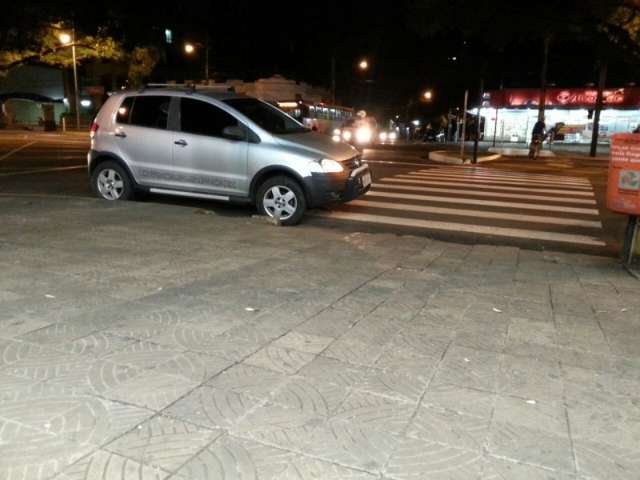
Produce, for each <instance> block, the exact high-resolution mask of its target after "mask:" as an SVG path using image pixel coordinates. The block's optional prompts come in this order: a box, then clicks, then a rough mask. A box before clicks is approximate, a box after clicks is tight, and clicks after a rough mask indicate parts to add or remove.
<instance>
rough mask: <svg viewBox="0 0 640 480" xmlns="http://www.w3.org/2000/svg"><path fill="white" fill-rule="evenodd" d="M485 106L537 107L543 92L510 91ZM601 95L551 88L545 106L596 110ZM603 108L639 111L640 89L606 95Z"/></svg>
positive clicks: (494, 95) (493, 97)
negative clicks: (629, 108)
mask: <svg viewBox="0 0 640 480" xmlns="http://www.w3.org/2000/svg"><path fill="white" fill-rule="evenodd" d="M485 95H486V96H487V97H489V98H488V99H485V100H484V102H483V103H486V104H489V105H490V106H491V107H493V108H501V107H502V108H517V107H537V106H538V105H539V104H540V90H537V89H533V88H532V89H511V90H500V91H494V92H488V93H487V94H485ZM597 98H598V91H597V90H594V89H579V88H573V89H561V88H550V89H548V90H547V91H546V95H545V105H547V106H549V107H568V108H594V107H595V104H596V100H597ZM603 102H604V105H611V106H621V107H640V88H617V89H613V90H612V89H609V90H605V91H604V92H603ZM489 105H487V106H489Z"/></svg>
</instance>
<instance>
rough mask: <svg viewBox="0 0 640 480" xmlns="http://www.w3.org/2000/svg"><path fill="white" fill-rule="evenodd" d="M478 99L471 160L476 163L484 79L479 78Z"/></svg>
mask: <svg viewBox="0 0 640 480" xmlns="http://www.w3.org/2000/svg"><path fill="white" fill-rule="evenodd" d="M479 95H480V97H479V98H478V109H477V110H476V138H475V139H474V140H473V160H472V163H478V142H479V141H480V123H481V122H480V108H481V107H482V97H483V96H484V78H480V93H479Z"/></svg>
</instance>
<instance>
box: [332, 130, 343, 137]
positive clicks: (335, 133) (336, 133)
mask: <svg viewBox="0 0 640 480" xmlns="http://www.w3.org/2000/svg"><path fill="white" fill-rule="evenodd" d="M341 133H342V132H341V131H340V129H339V128H334V129H333V134H334V135H338V136H340V134H341Z"/></svg>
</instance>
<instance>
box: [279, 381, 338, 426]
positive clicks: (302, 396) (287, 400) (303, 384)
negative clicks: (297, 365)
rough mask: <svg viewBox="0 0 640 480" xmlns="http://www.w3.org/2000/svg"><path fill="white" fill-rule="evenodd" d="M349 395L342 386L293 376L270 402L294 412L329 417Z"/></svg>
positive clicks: (283, 384)
mask: <svg viewBox="0 0 640 480" xmlns="http://www.w3.org/2000/svg"><path fill="white" fill-rule="evenodd" d="M348 393H349V389H348V388H346V387H344V386H341V385H336V384H333V383H328V382H322V381H318V380H309V379H306V378H304V377H302V376H293V377H290V378H288V379H287V380H286V381H285V382H283V383H282V384H281V385H280V386H279V387H278V388H277V389H276V390H275V391H274V392H273V394H272V397H271V398H270V401H271V402H273V403H274V404H276V405H280V406H283V407H286V408H291V409H293V410H299V411H302V412H304V413H310V414H313V415H316V416H323V417H328V416H330V415H331V414H333V413H334V411H335V410H336V409H337V408H338V407H339V406H340V405H341V404H342V402H343V401H344V399H345V398H346V396H347V395H348Z"/></svg>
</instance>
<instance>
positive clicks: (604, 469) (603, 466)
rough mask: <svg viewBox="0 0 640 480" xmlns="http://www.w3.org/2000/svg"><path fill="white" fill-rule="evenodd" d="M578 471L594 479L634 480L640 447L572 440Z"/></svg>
mask: <svg viewBox="0 0 640 480" xmlns="http://www.w3.org/2000/svg"><path fill="white" fill-rule="evenodd" d="M574 447H575V452H576V463H577V464H578V472H579V473H580V474H581V475H585V476H586V477H587V478H589V479H591V478H593V479H596V480H610V479H611V480H614V479H615V480H636V479H637V478H638V472H640V449H639V448H638V446H637V444H636V446H635V448H633V449H629V448H624V447H621V446H613V445H605V444H601V443H597V442H591V441H582V440H577V441H575V442H574Z"/></svg>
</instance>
